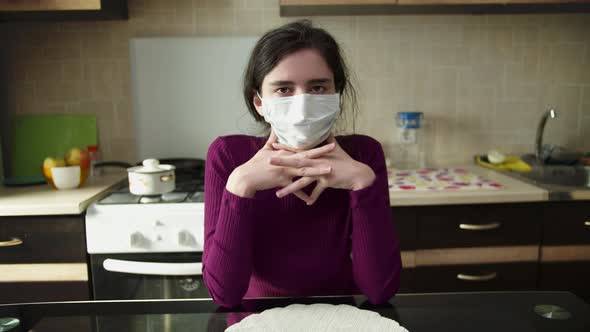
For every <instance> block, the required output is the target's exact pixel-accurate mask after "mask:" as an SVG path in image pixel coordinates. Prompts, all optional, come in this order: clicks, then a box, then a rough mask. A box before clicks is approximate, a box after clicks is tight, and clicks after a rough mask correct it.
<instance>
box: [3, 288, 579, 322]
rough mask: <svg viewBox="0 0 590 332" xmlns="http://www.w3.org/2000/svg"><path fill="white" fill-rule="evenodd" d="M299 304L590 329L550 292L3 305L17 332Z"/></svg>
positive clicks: (427, 318) (403, 316)
mask: <svg viewBox="0 0 590 332" xmlns="http://www.w3.org/2000/svg"><path fill="white" fill-rule="evenodd" d="M294 303H300V304H313V303H328V304H333V305H338V304H348V305H351V306H355V307H358V308H360V309H365V310H370V311H373V312H377V313H378V314H380V315H381V316H383V317H387V318H390V319H393V320H395V321H397V322H398V323H400V325H402V326H404V327H405V328H406V329H407V330H408V331H411V332H428V331H456V332H462V331H480V332H487V331H493V332H495V331H505V332H510V331H519V332H528V331H570V332H578V331H579V332H582V331H589V330H590V306H589V305H588V304H587V303H585V302H583V301H582V300H581V299H579V298H578V297H576V296H575V295H573V294H571V293H568V292H547V291H543V292H540V291H534V292H533V291H530V292H487V293H438V294H400V295H396V296H395V297H394V298H393V299H391V300H390V301H389V303H386V304H384V305H380V306H373V305H370V304H369V303H368V302H366V298H365V297H363V296H336V297H308V298H265V299H248V300H243V302H242V306H241V307H238V308H236V309H224V308H220V307H218V306H217V305H216V304H215V303H214V302H213V301H212V300H211V299H184V300H141V301H95V302H57V303H33V304H19V305H5V306H2V305H0V318H2V317H5V318H7V317H13V318H16V319H18V320H20V325H19V326H18V327H17V328H16V329H14V330H12V331H11V332H17V331H28V330H29V329H31V330H33V329H34V330H35V331H37V332H44V331H80V332H85V331H89V332H90V331H111V332H119V331H164V330H166V331H224V330H225V329H226V328H227V327H228V325H232V324H234V323H236V322H239V321H240V320H241V319H243V318H245V317H247V316H248V315H250V314H252V313H257V312H261V311H263V310H266V309H270V308H276V307H284V306H287V305H290V304H294ZM539 304H541V305H554V306H559V308H560V309H563V310H565V311H566V312H567V313H569V314H570V315H569V317H567V314H566V313H564V311H563V310H562V311H560V313H561V315H560V316H559V317H561V318H562V319H550V318H545V317H542V316H540V315H538V314H537V313H536V312H535V308H536V306H537V305H539ZM545 308H546V306H545ZM558 315H559V312H558ZM554 317H555V316H554ZM564 317H567V318H566V319H563V318H564ZM368 328H370V326H368Z"/></svg>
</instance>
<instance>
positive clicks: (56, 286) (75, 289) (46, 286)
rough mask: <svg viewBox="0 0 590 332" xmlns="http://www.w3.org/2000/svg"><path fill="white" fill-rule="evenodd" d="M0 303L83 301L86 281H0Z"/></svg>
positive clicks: (86, 296)
mask: <svg viewBox="0 0 590 332" xmlns="http://www.w3.org/2000/svg"><path fill="white" fill-rule="evenodd" d="M0 294H2V296H0V304H2V303H4V304H6V303H25V302H47V301H50V302H54V301H85V300H89V299H90V289H89V287H88V282H82V281H79V282H75V281H71V282H11V283H5V282H0Z"/></svg>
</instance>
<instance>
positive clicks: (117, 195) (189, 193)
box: [98, 172, 205, 205]
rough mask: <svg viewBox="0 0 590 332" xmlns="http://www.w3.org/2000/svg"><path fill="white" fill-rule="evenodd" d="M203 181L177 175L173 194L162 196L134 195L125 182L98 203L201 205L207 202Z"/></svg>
mask: <svg viewBox="0 0 590 332" xmlns="http://www.w3.org/2000/svg"><path fill="white" fill-rule="evenodd" d="M203 182H204V181H203V179H202V177H201V178H197V177H195V174H191V173H182V172H181V173H178V174H176V185H175V189H174V191H172V192H169V193H165V194H162V195H143V196H139V195H134V194H132V193H131V192H130V191H129V183H128V182H127V181H125V182H124V183H122V184H121V185H120V186H119V187H117V188H115V189H113V190H112V192H111V193H110V194H109V195H108V196H106V197H105V198H103V199H102V200H100V201H98V204H103V205H104V204H158V203H160V204H161V203H183V202H185V203H200V202H204V201H205V195H204V193H203V192H204V183H203Z"/></svg>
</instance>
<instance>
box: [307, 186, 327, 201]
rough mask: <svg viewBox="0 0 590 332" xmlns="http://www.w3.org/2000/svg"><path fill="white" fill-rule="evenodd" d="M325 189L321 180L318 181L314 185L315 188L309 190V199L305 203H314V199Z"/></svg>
mask: <svg viewBox="0 0 590 332" xmlns="http://www.w3.org/2000/svg"><path fill="white" fill-rule="evenodd" d="M325 189H326V187H324V185H323V184H321V182H318V183H317V185H316V186H315V188H313V191H312V192H311V195H310V197H309V201H307V205H312V204H313V203H315V201H317V200H318V197H320V195H321V193H322V192H323V191H324V190H325Z"/></svg>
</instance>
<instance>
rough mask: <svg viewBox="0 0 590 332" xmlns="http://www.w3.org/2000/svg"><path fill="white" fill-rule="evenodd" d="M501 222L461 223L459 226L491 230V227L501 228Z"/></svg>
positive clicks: (473, 229) (472, 229) (470, 229)
mask: <svg viewBox="0 0 590 332" xmlns="http://www.w3.org/2000/svg"><path fill="white" fill-rule="evenodd" d="M500 225H502V223H501V222H491V223H488V224H459V228H461V229H465V230H468V231H489V230H491V229H496V228H500Z"/></svg>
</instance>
